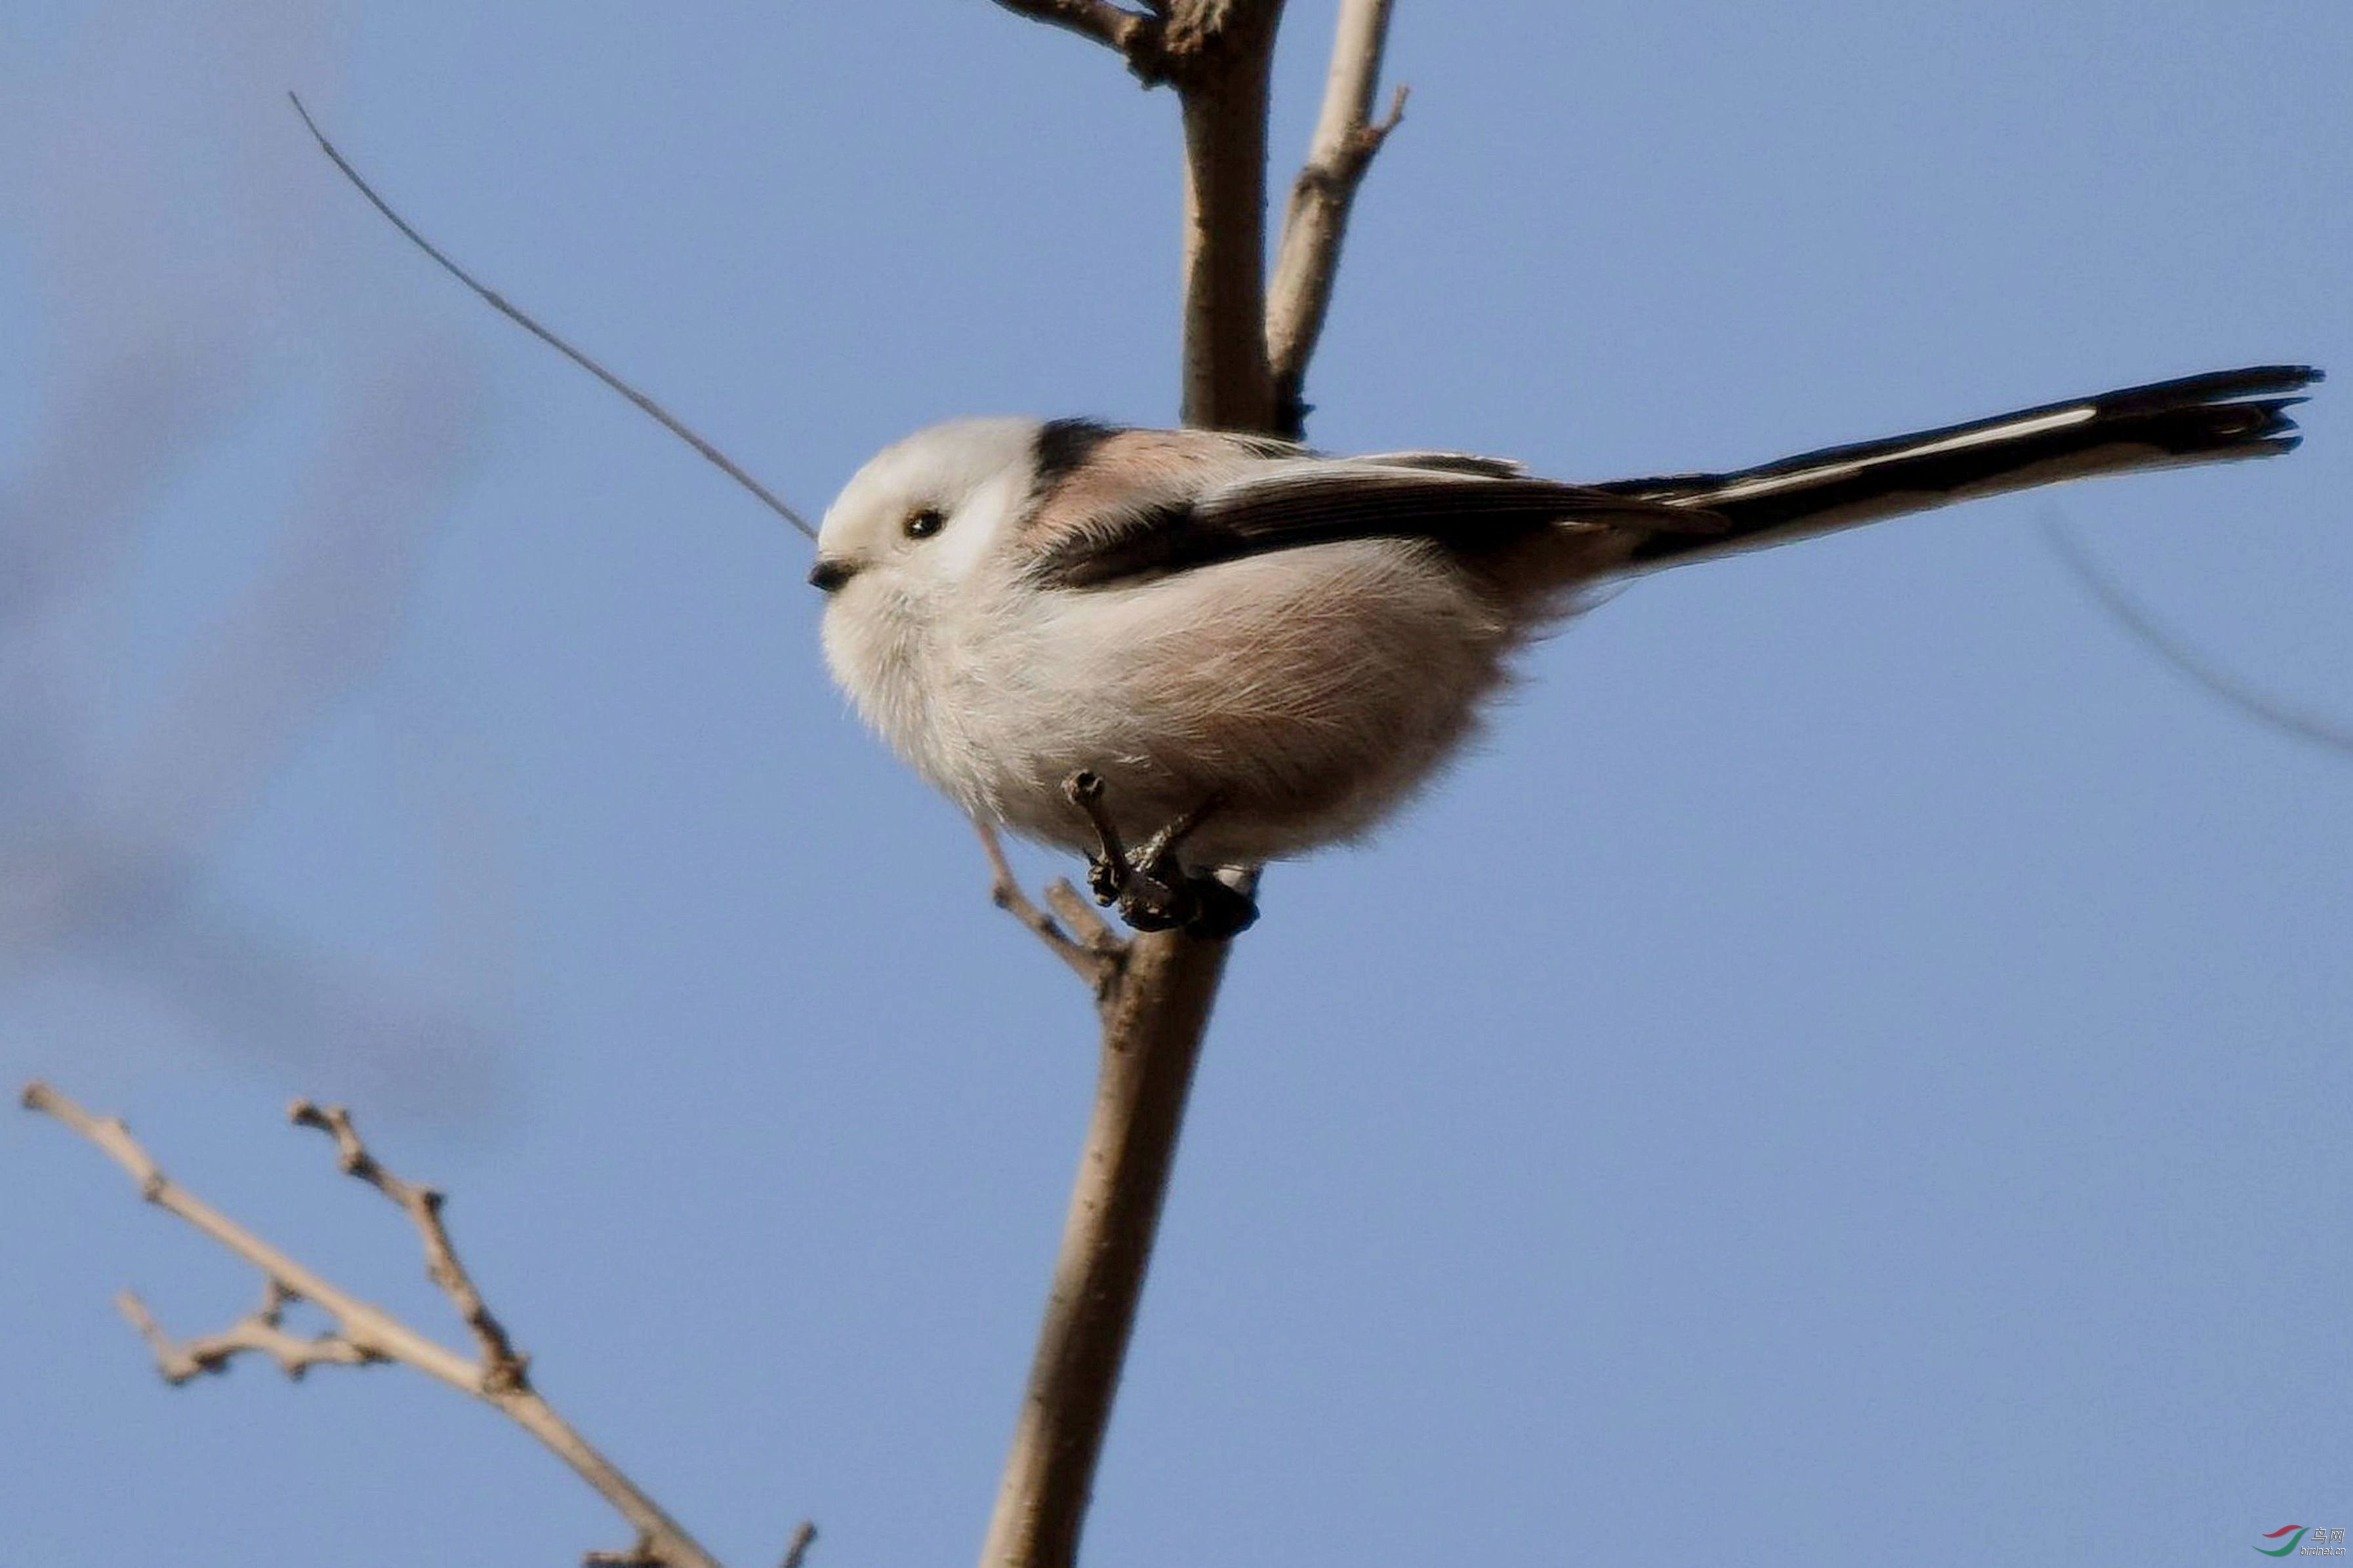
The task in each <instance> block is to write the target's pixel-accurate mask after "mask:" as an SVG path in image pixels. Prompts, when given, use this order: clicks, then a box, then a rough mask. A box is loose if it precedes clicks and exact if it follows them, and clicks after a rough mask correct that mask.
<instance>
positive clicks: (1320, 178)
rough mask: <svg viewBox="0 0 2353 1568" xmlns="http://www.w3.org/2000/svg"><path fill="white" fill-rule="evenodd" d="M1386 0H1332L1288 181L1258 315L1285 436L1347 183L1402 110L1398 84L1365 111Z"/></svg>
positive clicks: (1296, 421)
mask: <svg viewBox="0 0 2353 1568" xmlns="http://www.w3.org/2000/svg"><path fill="white" fill-rule="evenodd" d="M1389 5H1390V0H1342V4H1341V6H1340V20H1339V24H1338V26H1336V27H1335V29H1334V33H1333V37H1332V69H1331V73H1330V75H1329V76H1328V77H1326V78H1325V79H1324V108H1323V110H1322V112H1321V113H1320V114H1319V115H1318V116H1317V117H1316V121H1315V134H1314V139H1313V140H1312V141H1311V142H1310V143H1309V145H1308V152H1307V162H1306V163H1304V164H1303V166H1302V167H1301V168H1300V171H1299V177H1298V179H1297V180H1295V181H1294V182H1293V184H1292V187H1291V206H1290V210H1289V212H1288V213H1287V214H1286V215H1285V216H1284V219H1283V225H1282V247H1281V248H1280V249H1279V250H1278V251H1277V252H1276V255H1275V262H1274V281H1273V284H1272V285H1271V287H1270V288H1269V289H1268V295H1267V317H1266V342H1267V357H1268V360H1269V361H1270V363H1271V374H1272V375H1273V377H1274V397H1275V405H1276V414H1277V416H1278V423H1279V424H1281V425H1282V426H1283V430H1282V433H1283V434H1284V435H1287V436H1292V437H1296V436H1297V435H1298V434H1299V432H1300V427H1301V426H1302V425H1303V424H1304V423H1305V420H1306V416H1307V407H1306V404H1305V403H1304V401H1303V392H1304V389H1305V387H1306V384H1307V362H1308V361H1309V360H1310V359H1311V358H1313V357H1314V353H1315V344H1316V342H1317V341H1318V340H1319V339H1320V338H1321V337H1322V336H1323V333H1324V317H1325V316H1326V315H1327V314H1328V313H1329V312H1330V310H1331V308H1332V289H1333V284H1334V282H1335V280H1336V279H1338V277H1339V273H1340V247H1341V243H1342V242H1343V241H1344V240H1345V238H1346V237H1347V232H1348V214H1349V210H1350V209H1351V207H1352V206H1353V205H1355V203H1356V187H1357V186H1358V185H1359V184H1362V183H1363V181H1364V178H1365V171H1366V170H1367V169H1369V168H1370V167H1372V163H1373V155H1374V154H1375V153H1378V152H1379V151H1380V150H1381V143H1382V142H1385V141H1387V140H1388V134H1389V132H1392V131H1394V130H1396V129H1397V126H1398V121H1399V120H1400V119H1402V118H1403V117H1404V114H1405V98H1406V93H1405V89H1403V88H1402V87H1400V88H1398V89H1397V92H1396V94H1395V96H1394V97H1392V98H1391V99H1390V100H1389V109H1388V113H1387V114H1385V115H1383V116H1382V117H1381V118H1380V119H1378V120H1375V119H1373V117H1372V114H1373V99H1374V95H1375V94H1376V93H1377V91H1378V90H1379V87H1380V79H1381V53H1382V50H1383V48H1384V47H1385V46H1386V45H1387V42H1388V27H1389Z"/></svg>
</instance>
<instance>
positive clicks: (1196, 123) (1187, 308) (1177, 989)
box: [980, 0, 1338, 1568]
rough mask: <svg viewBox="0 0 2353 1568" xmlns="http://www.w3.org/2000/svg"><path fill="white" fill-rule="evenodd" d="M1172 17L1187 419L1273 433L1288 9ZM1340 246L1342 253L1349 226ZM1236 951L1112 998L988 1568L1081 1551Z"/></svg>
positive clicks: (1275, 0) (1207, 956)
mask: <svg viewBox="0 0 2353 1568" xmlns="http://www.w3.org/2000/svg"><path fill="white" fill-rule="evenodd" d="M1000 3H1004V0H1000ZM1012 8H1013V9H1015V10H1021V11H1024V12H1025V13H1027V11H1028V8H1027V7H1024V6H1021V5H1014V6H1013V7H1012ZM1163 9H1164V10H1165V13H1166V25H1165V29H1164V32H1163V35H1162V39H1161V44H1162V49H1163V55H1164V58H1163V62H1162V68H1163V69H1164V70H1165V72H1166V79H1168V80H1170V81H1173V82H1174V83H1175V84H1176V89H1177V92H1178V95H1179V98H1180V100H1181V106H1182V110H1183V118H1184V132H1185V150H1186V160H1185V164H1186V168H1185V227H1184V236H1185V241H1184V243H1185V254H1184V316H1183V319H1184V333H1185V341H1184V388H1183V396H1184V416H1185V420H1186V422H1187V424H1190V425H1198V426H1210V427H1215V428H1220V429H1232V430H1255V431H1261V432H1277V431H1278V426H1279V424H1280V417H1279V416H1280V410H1279V409H1278V408H1277V405H1276V400H1275V396H1274V384H1273V377H1272V375H1271V371H1270V368H1269V364H1268V361H1267V331H1266V285H1265V272H1264V264H1265V244H1266V118H1267V98H1268V90H1269V83H1270V79H1271V68H1272V58H1273V50H1274V37H1275V30H1276V27H1277V25H1278V24H1279V22H1280V21H1281V17H1282V3H1281V0H1172V3H1171V4H1168V5H1166V6H1165V7H1164V8H1163ZM1331 243H1332V246H1333V247H1334V249H1335V251H1336V247H1337V244H1338V239H1337V236H1336V234H1335V237H1334V238H1333V240H1332V242H1331ZM1312 347H1313V344H1312V343H1310V344H1308V345H1307V349H1303V350H1302V351H1301V353H1302V358H1304V354H1305V353H1306V352H1308V350H1312ZM1244 876H1245V878H1246V879H1250V880H1254V879H1255V873H1254V872H1251V873H1244ZM1049 897H1050V899H1052V897H1053V895H1052V894H1050V895H1049ZM1071 901H1072V902H1075V901H1076V894H1075V892H1072V893H1071ZM1056 902H1057V907H1058V908H1060V907H1061V905H1060V900H1056ZM1065 918H1066V919H1067V918H1068V911H1067V910H1066V911H1065ZM1033 929H1035V928H1034V927H1033ZM1228 952H1229V943H1226V942H1205V941H1202V940H1200V939H1198V938H1195V937H1189V936H1187V935H1185V934H1184V933H1183V932H1182V931H1160V932H1155V933H1151V934H1145V935H1138V936H1135V937H1134V938H1132V939H1131V940H1130V941H1129V942H1127V944H1126V949H1125V956H1124V964H1123V967H1122V970H1121V972H1120V973H1119V975H1118V976H1117V978H1116V980H1115V982H1114V984H1113V986H1112V988H1111V990H1110V993H1109V994H1108V995H1107V996H1106V997H1105V999H1104V1003H1103V1046H1102V1051H1101V1058H1100V1067H1099V1072H1098V1077H1097V1079H1096V1084H1095V1098H1094V1105H1093V1109H1092V1112H1091V1114H1090V1116H1089V1120H1088V1124H1087V1135H1086V1145H1085V1149H1084V1152H1082V1154H1081V1156H1080V1161H1079V1173H1078V1177H1077V1180H1076V1182H1075V1184H1073V1186H1072V1189H1071V1205H1070V1211H1069V1215H1068V1217H1067V1218H1066V1219H1065V1221H1064V1224H1063V1228H1062V1240H1061V1246H1060V1250H1059V1252H1058V1254H1057V1256H1056V1258H1055V1263H1054V1274H1053V1282H1052V1285H1051V1288H1050V1291H1049V1294H1048V1297H1047V1302H1046V1312H1045V1317H1044V1321H1042V1322H1041V1323H1040V1325H1039V1333H1038V1348H1037V1351H1036V1353H1035V1354H1034V1356H1033V1357H1032V1360H1031V1362H1030V1371H1029V1385H1028V1388H1027V1389H1026V1391H1025V1392H1024V1394H1023V1396H1022V1402H1021V1410H1020V1415H1019V1416H1018V1419H1017V1420H1016V1423H1015V1426H1014V1434H1013V1442H1012V1445H1011V1447H1010V1449H1009V1451H1008V1454H1007V1456H1006V1462H1005V1471H1004V1476H1003V1479H1002V1480H1001V1482H1000V1483H999V1486H998V1489H997V1505H996V1509H995V1510H994V1512H993V1513H992V1515H991V1517H990V1519H989V1525H988V1535H987V1541H986V1542H985V1543H984V1545H983V1547H982V1549H981V1558H980V1560H981V1563H982V1568H1071V1565H1072V1564H1073V1563H1075V1562H1076V1560H1077V1556H1078V1543H1079V1535H1080V1531H1081V1528H1082V1525H1083V1523H1084V1521H1085V1515H1086V1507H1087V1501H1088V1499H1089V1497H1090V1496H1091V1495H1092V1490H1093V1486H1094V1474H1095V1467H1096V1463H1097V1461H1098V1459H1099V1458H1100V1457H1101V1455H1102V1452H1103V1435H1104V1432H1105V1431H1106V1429H1107V1428H1108V1426H1109V1425H1110V1421H1111V1411H1112V1403H1113V1398H1114V1396H1115V1395H1116V1394H1117V1392H1118V1388H1119V1376H1120V1369H1121V1366H1122V1364H1123V1363H1124V1361H1125V1359H1126V1354H1127V1345H1128V1339H1129V1336H1130V1333H1131V1331H1133V1329H1134V1324H1135V1312H1136V1306H1137V1303H1138V1301H1139V1300H1141V1298H1142V1295H1143V1289H1144V1280H1145V1271H1146V1269H1147V1268H1148V1267H1149V1265H1150V1262H1151V1258H1152V1247H1153V1244H1154V1242H1155V1239H1156V1237H1157V1235H1158V1231H1159V1225H1160V1212H1161V1205H1162V1202H1163V1200H1164V1199H1165V1197H1166V1194H1167V1190H1168V1177H1169V1172H1170V1169H1171V1167H1172V1166H1173V1164H1174V1163H1175V1159H1176V1142H1177V1135H1178V1133H1179V1131H1181V1130H1182V1128H1183V1125H1184V1120H1185V1107H1186V1102H1187V1098H1188V1096H1189V1095H1190V1092H1191V1089H1192V1083H1193V1071H1194V1068H1195V1065H1196V1064H1197V1063H1198V1061H1199V1059H1200V1049H1201V1038H1202V1036H1203V1034H1204V1032H1205V1031H1206V1030H1207V1028H1208V1021H1209V1014H1210V1011H1211V1009H1212V1007H1213V1006H1214V1005H1215V1004H1216V1001H1217V994H1218V986H1219V982H1220V981H1221V980H1222V979H1223V977H1224V973H1225V966H1226V958H1227V955H1228Z"/></svg>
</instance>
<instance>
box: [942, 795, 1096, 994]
mask: <svg viewBox="0 0 2353 1568" xmlns="http://www.w3.org/2000/svg"><path fill="white" fill-rule="evenodd" d="M972 828H973V831H974V832H975V833H976V834H977V835H979V837H980V850H981V853H982V854H983V855H985V856H987V858H988V868H989V876H990V881H989V887H988V898H989V901H990V902H991V903H993V904H995V905H996V906H997V908H998V909H1000V910H1004V911H1005V912H1006V913H1007V914H1009V915H1011V916H1012V917H1013V918H1014V919H1015V920H1017V921H1020V922H1021V923H1022V924H1023V925H1024V926H1027V927H1028V928H1029V930H1030V931H1033V932H1035V933H1036V935H1037V937H1038V940H1039V941H1040V942H1044V943H1045V944H1046V951H1047V952H1050V953H1052V954H1053V955H1054V956H1055V957H1056V958H1059V959H1060V960H1061V961H1062V962H1063V963H1066V964H1068V965H1069V966H1070V968H1071V973H1074V974H1076V975H1077V976H1078V977H1079V978H1080V979H1082V980H1083V981H1085V982H1086V983H1087V986H1088V989H1089V990H1091V991H1092V992H1093V993H1094V998H1095V1006H1096V1008H1097V1009H1098V1010H1103V1009H1107V1008H1108V1007H1109V1006H1110V1005H1111V997H1112V994H1113V991H1114V990H1115V989H1116V988H1117V987H1118V984H1119V979H1120V975H1121V973H1122V972H1123V971H1124V970H1125V968H1126V966H1127V943H1126V942H1124V941H1123V940H1122V939H1121V938H1120V937H1119V936H1118V934H1117V933H1115V932H1114V931H1113V930H1112V929H1111V927H1110V926H1109V925H1107V924H1105V923H1104V921H1103V917H1102V916H1101V915H1098V914H1097V913H1095V911H1094V910H1093V909H1092V908H1091V907H1090V906H1089V905H1088V903H1087V901H1086V900H1084V899H1082V898H1081V897H1080V896H1079V890H1078V889H1076V888H1073V887H1072V886H1071V884H1070V883H1069V882H1068V881H1067V880H1065V879H1061V878H1056V879H1054V880H1053V881H1052V882H1051V883H1050V884H1049V885H1048V886H1047V889H1046V901H1047V902H1048V903H1050V904H1051V905H1053V906H1054V912H1053V913H1052V914H1048V913H1047V912H1046V911H1045V910H1041V909H1039V907H1038V906H1037V904H1036V903H1035V902H1033V901H1032V900H1030V898H1029V894H1028V893H1026V892H1024V891H1023V890H1022V887H1021V879H1019V878H1018V877H1016V876H1015V875H1014V874H1013V867H1012V865H1011V864H1010V863H1009V862H1008V861H1007V859H1006V858H1005V846H1004V845H1003V843H1001V842H1000V841H999V840H998V838H997V829H995V828H994V827H991V826H989V825H988V824H987V823H986V822H982V821H980V820H979V819H978V818H975V819H974V821H973V825H972ZM1058 917H1059V918H1058Z"/></svg>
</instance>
